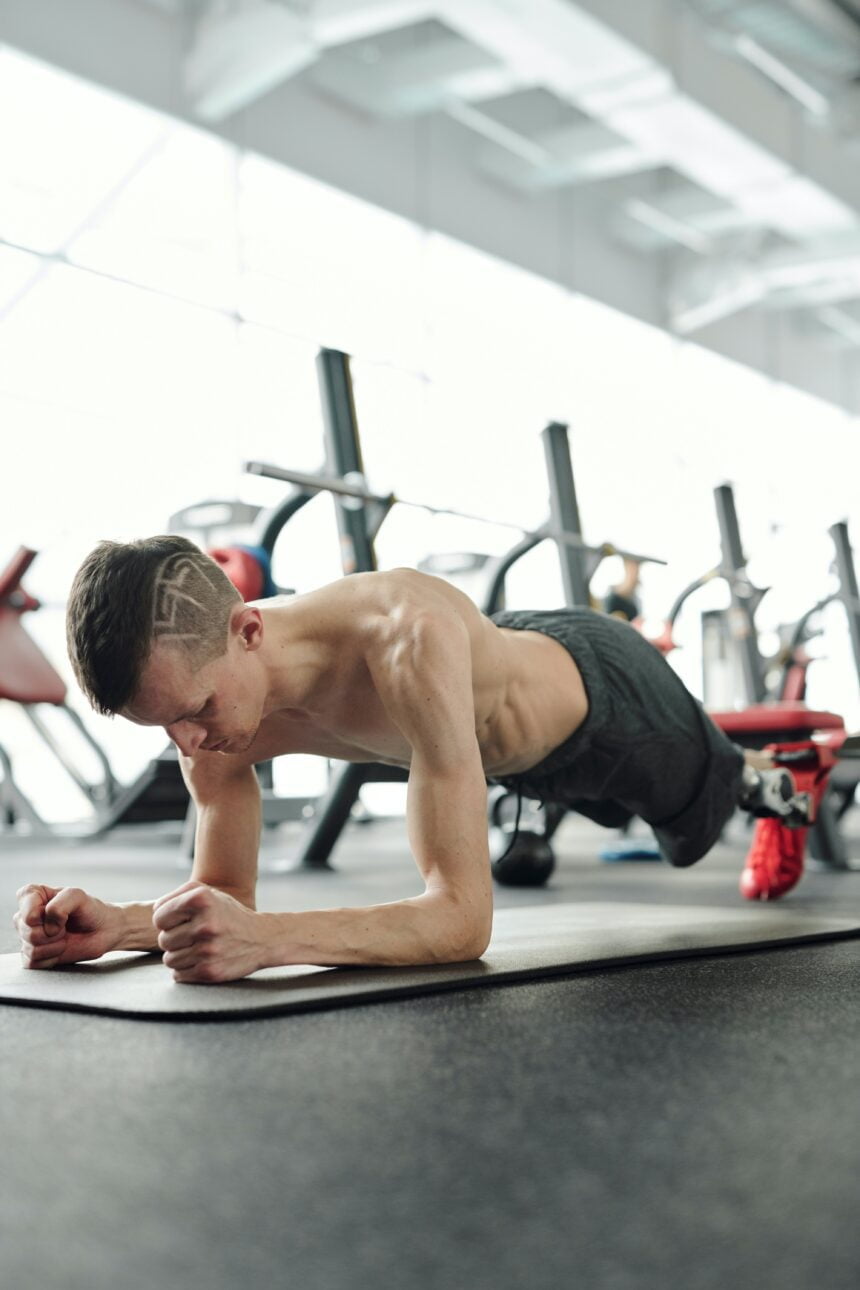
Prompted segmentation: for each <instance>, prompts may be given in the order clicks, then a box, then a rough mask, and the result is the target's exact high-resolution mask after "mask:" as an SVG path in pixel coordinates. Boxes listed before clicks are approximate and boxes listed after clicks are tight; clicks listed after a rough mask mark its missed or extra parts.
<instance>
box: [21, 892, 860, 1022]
mask: <svg viewBox="0 0 860 1290" xmlns="http://www.w3.org/2000/svg"><path fill="white" fill-rule="evenodd" d="M852 936H860V921H857V920H850V919H844V918H819V917H816V916H813V915H808V914H803V913H794V912H793V911H792V910H790V909H786V908H784V907H781V906H772V905H755V906H749V907H742V908H739V909H738V910H737V911H732V910H723V909H706V908H700V907H686V906H665V905H662V906H660V905H655V906H650V905H627V904H617V905H616V904H590V903H588V904H586V903H583V904H577V905H531V906H528V907H527V908H526V907H524V908H518V909H503V910H499V911H497V913H496V917H495V923H494V929H493V939H492V942H491V944H490V947H489V949H488V950H487V952H486V954H485V955H484V957H483V958H482V959H479V960H476V961H473V962H470V963H446V964H442V965H439V966H433V967H402V968H323V967H312V966H294V967H280V968H265V969H263V970H262V971H260V972H255V973H254V975H253V976H250V977H245V978H244V979H243V980H241V981H231V982H228V983H227V984H225V985H188V984H183V985H180V984H177V983H176V982H175V981H174V980H173V977H172V975H171V973H170V971H169V970H168V969H167V968H166V967H165V966H164V964H163V963H162V961H161V957H160V955H157V954H141V953H137V952H123V953H115V954H107V955H105V956H104V958H101V959H98V960H97V961H94V962H92V963H76V964H73V965H71V966H69V967H65V968H51V969H47V970H45V971H32V970H29V969H25V968H24V967H23V966H22V964H21V958H20V955H18V954H4V955H0V1002H2V1003H9V1004H16V1005H19V1006H23V1007H34V1008H58V1009H61V1010H64V1011H71V1012H95V1013H101V1014H104V1015H120V1016H131V1017H137V1018H148V1019H150V1020H158V1019H165V1020H167V1019H170V1018H175V1019H180V1020H187V1019H197V1020H204V1019H206V1020H208V1019H211V1018H231V1017H262V1016H269V1015H272V1014H276V1013H286V1012H302V1011H310V1010H314V1009H319V1008H332V1007H347V1006H349V1005H351V1004H355V1003H367V1002H376V1001H381V1000H383V999H392V998H397V997H405V996H408V995H417V994H428V993H436V992H439V991H442V990H459V989H472V988H474V987H476V986H484V985H498V984H502V983H505V982H513V981H529V980H536V979H538V978H540V977H545V976H558V975H562V974H565V973H569V972H577V971H588V970H594V969H596V968H605V967H609V966H616V965H628V964H638V963H648V962H658V961H660V960H666V959H679V958H692V957H697V956H703V955H709V954H715V953H725V952H731V951H733V950H734V951H740V950H755V949H767V948H771V947H774V946H779V945H801V944H804V943H807V942H809V941H819V940H837V939H842V938H845V937H852Z"/></svg>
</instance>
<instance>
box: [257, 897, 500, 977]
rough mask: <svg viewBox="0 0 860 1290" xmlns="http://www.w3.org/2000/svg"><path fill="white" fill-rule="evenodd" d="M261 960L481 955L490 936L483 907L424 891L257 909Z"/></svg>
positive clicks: (331, 961) (389, 960)
mask: <svg viewBox="0 0 860 1290" xmlns="http://www.w3.org/2000/svg"><path fill="white" fill-rule="evenodd" d="M258 917H259V918H260V920H261V928H262V932H263V939H264V949H265V965H266V966H269V967H278V966H281V965H284V964H290V963H314V964H319V965H321V966H341V967H345V966H353V967H357V966H360V965H362V966H365V967H405V966H408V965H410V964H411V965H414V966H417V965H419V964H427V963H458V962H465V961H467V960H469V959H475V958H480V956H481V955H482V954H483V953H484V950H485V949H486V948H487V943H488V942H489V934H490V926H489V920H488V918H487V916H486V914H485V913H484V912H483V911H480V910H477V909H473V908H470V907H469V906H468V905H466V904H464V903H462V902H456V901H455V900H453V899H452V898H450V897H444V896H442V895H440V894H439V893H438V892H425V894H424V895H422V896H415V897H412V898H411V899H408V900H398V901H394V902H392V903H391V904H387V905H370V906H367V907H365V908H362V909H321V910H312V911H309V912H307V913H295V914H259V915H258Z"/></svg>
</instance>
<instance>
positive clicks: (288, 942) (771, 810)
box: [15, 536, 805, 982]
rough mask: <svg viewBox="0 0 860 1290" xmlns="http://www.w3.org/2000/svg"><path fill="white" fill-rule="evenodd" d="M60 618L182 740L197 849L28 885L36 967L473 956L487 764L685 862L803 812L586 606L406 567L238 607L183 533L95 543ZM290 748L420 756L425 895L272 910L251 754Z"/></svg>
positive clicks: (198, 966)
mask: <svg viewBox="0 0 860 1290" xmlns="http://www.w3.org/2000/svg"><path fill="white" fill-rule="evenodd" d="M67 623H68V643H69V652H70V656H71V660H72V664H73V666H74V670H75V674H76V676H77V678H78V681H79V683H80V685H81V688H82V689H83V691H84V692H85V694H86V695H87V697H88V698H89V700H90V702H91V703H92V705H93V706H94V707H95V708H96V709H97V710H98V711H100V712H102V713H119V714H120V715H121V716H123V717H125V718H126V719H127V720H129V721H132V722H135V723H136V724H137V725H141V726H163V727H164V729H165V730H166V731H167V734H168V735H169V736H170V738H171V739H172V740H173V741H174V743H175V744H176V746H177V748H178V749H179V753H180V764H181V767H182V773H183V775H184V777H185V780H186V783H187V785H188V788H189V790H190V792H191V795H192V797H193V799H194V802H195V803H196V807H197V840H196V850H195V859H194V867H193V870H192V877H191V880H190V881H189V882H188V883H186V884H185V885H184V886H182V887H180V888H179V889H178V890H176V891H173V892H170V893H168V894H167V895H165V896H163V897H161V899H160V900H157V901H156V902H155V903H154V904H152V903H141V904H131V905H122V906H121V905H113V904H105V903H104V902H102V901H99V900H97V899H95V898H94V897H91V896H89V895H87V894H85V893H84V892H82V891H80V890H78V889H76V888H63V889H59V890H58V889H55V888H51V887H45V886H41V885H36V884H34V885H31V886H28V887H25V888H23V889H22V890H21V892H19V910H18V913H17V914H16V915H15V924H16V926H17V928H18V931H19V934H20V937H21V941H22V949H23V954H24V959H25V962H27V963H28V965H29V966H30V967H34V968H48V967H53V966H55V965H57V964H66V963H72V962H75V961H78V960H84V959H93V958H98V957H99V956H100V955H101V954H104V953H106V952H107V951H109V950H152V951H155V950H162V951H163V952H164V962H165V964H166V965H167V966H168V967H169V968H170V969H171V970H172V971H173V974H174V977H175V979H176V980H177V981H182V982H213V981H227V980H233V979H235V978H238V977H242V976H246V975H248V974H249V973H251V972H254V971H256V970H257V969H258V968H261V967H265V966H274V965H279V964H290V963H314V964H333V965H334V964H344V965H346V964H352V965H357V964H366V965H373V964H375V965H388V966H391V965H398V964H421V963H443V962H454V961H458V960H467V959H472V958H477V957H479V956H480V955H481V954H482V953H483V952H484V950H485V949H486V947H487V945H488V942H489V939H490V931H491V924H492V889H491V873H490V864H489V854H488V842H487V817H486V783H487V779H491V780H494V781H498V782H501V783H503V784H508V785H511V786H513V787H516V788H518V789H520V790H522V791H523V792H525V793H526V794H529V795H532V796H535V797H538V798H541V799H543V800H544V801H558V802H562V803H564V804H566V805H569V806H572V807H575V809H576V810H577V811H580V812H581V813H583V814H585V815H588V816H590V817H591V818H592V819H595V820H597V821H598V822H600V823H610V824H611V823H615V822H616V821H617V818H618V816H619V813H621V815H624V814H625V813H626V814H627V815H629V814H634V813H635V814H637V815H640V816H642V818H643V819H645V820H647V821H648V822H649V823H650V824H651V825H652V826H653V828H654V830H655V833H656V836H657V838H658V840H659V842H660V845H661V848H662V850H663V852H664V854H665V856H666V857H667V858H668V859H669V861H670V862H671V863H673V864H676V865H688V864H692V863H693V862H694V861H695V860H698V859H699V858H700V857H701V856H702V855H704V854H705V852H706V851H707V850H708V849H709V848H710V847H711V846H712V845H713V843H714V841H715V840H716V839H717V837H718V835H719V833H720V830H721V828H722V827H723V825H724V824H725V822H726V820H727V819H728V818H729V816H730V815H731V814H732V812H733V810H734V809H735V806H736V805H737V804H738V802H739V800H741V799H743V798H744V796H745V795H746V797H747V798H748V799H751V798H756V803H753V805H754V806H755V808H756V810H757V812H758V813H764V814H768V815H772V816H773V815H782V816H785V817H788V816H789V814H790V813H793V815H794V816H795V817H796V818H797V821H798V822H800V821H801V820H802V819H804V818H805V817H804V814H803V801H802V800H800V799H798V798H797V797H796V796H792V794H793V790H794V783H793V781H792V779H791V777H790V776H789V775H788V772H785V771H780V770H776V771H772V772H770V778H768V773H767V772H764V775H763V776H762V775H758V774H756V773H755V772H750V771H749V770H748V769H745V764H744V759H743V755H742V754H741V753H740V751H739V750H738V749H736V748H735V747H734V746H733V745H732V744H731V743H729V741H728V740H727V739H726V738H725V737H724V736H723V735H722V734H721V733H720V732H719V731H718V730H717V729H716V727H715V726H713V724H712V723H711V722H710V721H709V720H708V719H707V718H706V717H705V715H704V714H703V712H702V709H701V708H700V707H699V705H698V703H697V702H696V701H695V700H694V699H693V698H692V697H691V695H690V694H689V693H688V691H687V690H686V689H685V687H684V686H683V684H682V683H681V681H680V680H679V679H678V677H677V676H676V675H675V673H674V672H673V671H672V669H671V668H670V667H669V665H668V664H667V663H666V662H665V660H664V659H663V658H662V657H661V656H660V655H659V654H658V652H657V651H656V650H655V649H653V648H652V646H651V645H649V644H648V643H647V642H646V641H645V640H643V639H642V638H641V637H640V636H639V635H638V634H637V632H636V631H635V630H634V629H633V628H632V627H630V626H628V625H627V624H626V623H622V622H619V621H618V620H616V619H612V618H608V617H605V616H603V615H600V614H597V613H594V612H592V611H591V610H565V611H559V612H547V613H522V614H517V613H505V614H500V615H496V616H495V620H491V619H489V618H487V617H485V616H484V615H482V614H481V613H480V612H479V610H478V609H477V608H476V606H475V605H474V604H473V603H472V601H471V600H469V599H468V597H467V596H465V595H464V594H463V593H462V592H460V591H458V590H457V589H455V588H454V587H452V586H450V585H449V584H448V583H446V582H444V581H442V580H441V579H438V578H435V577H430V576H428V575H425V574H421V573H417V572H415V571H414V570H412V569H394V570H392V571H391V572H385V573H362V574H353V575H351V576H350V577H346V578H343V579H341V580H339V581H337V582H335V583H332V584H331V585H330V586H326V587H322V588H320V589H319V590H317V591H313V592H311V593H309V594H307V595H303V596H298V597H296V598H294V599H290V600H287V601H273V602H269V603H266V602H262V603H260V604H245V603H244V602H243V601H242V600H241V598H240V596H239V594H238V592H237V591H236V590H235V588H234V587H233V585H232V583H231V582H230V581H229V580H228V578H227V577H226V575H225V574H224V573H223V571H222V570H221V569H220V568H219V566H218V565H216V564H215V562H214V561H213V560H211V559H210V558H209V557H208V556H205V555H204V554H203V553H202V552H201V551H200V550H199V549H198V548H197V547H195V546H194V545H193V544H192V543H191V542H188V541H186V540H185V539H184V538H178V537H170V536H167V537H156V538H150V539H147V540H144V541H140V542H133V543H128V544H120V543H112V542H103V543H101V544H100V545H99V546H98V547H97V548H96V549H95V550H94V551H93V552H92V553H91V554H90V555H89V556H88V557H87V559H86V560H85V561H84V564H83V565H82V566H81V568H80V570H79V571H78V573H77V576H76V578H75V581H74V585H73V587H72V591H71V595H70V600H69V606H68V618H67ZM283 753H316V754H318V755H320V756H322V757H327V758H334V759H338V760H346V761H356V762H383V763H386V764H389V765H393V766H402V767H408V769H409V787H408V796H407V827H408V833H409V842H410V845H411V848H412V852H413V855H414V858H415V861H416V863H417V865H418V868H419V870H420V872H421V876H422V878H423V879H424V884H425V890H424V891H423V892H422V894H421V895H420V896H416V897H414V898H411V899H407V900H398V901H394V902H392V903H389V904H383V905H373V906H370V907H367V908H359V909H355V908H353V909H324V910H319V911H313V912H302V913H289V912H285V913H262V912H257V911H256V909H255V886H256V877H257V851H258V846H259V840H260V824H261V821H260V815H261V812H260V792H259V787H258V781H257V777H256V774H255V772H254V764H255V763H256V762H260V761H264V760H268V759H269V758H272V757H275V756H278V755H280V754H283ZM749 804H750V803H749V801H748V802H747V805H749ZM780 831H781V832H783V833H784V832H786V830H784V829H781V830H780ZM798 876H799V873H798ZM794 880H795V881H796V878H795V879H794ZM765 894H768V893H765ZM769 894H779V892H771V893H769Z"/></svg>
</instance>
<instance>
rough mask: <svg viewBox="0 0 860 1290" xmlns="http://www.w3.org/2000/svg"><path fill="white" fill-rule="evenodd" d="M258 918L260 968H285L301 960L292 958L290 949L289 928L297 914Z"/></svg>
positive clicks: (258, 916) (262, 915)
mask: <svg viewBox="0 0 860 1290" xmlns="http://www.w3.org/2000/svg"><path fill="white" fill-rule="evenodd" d="M254 917H255V918H258V919H259V920H260V921H259V929H260V967H261V968H266V967H285V966H286V965H287V964H289V963H295V962H298V961H299V960H297V959H294V958H291V957H290V955H289V948H288V947H290V942H291V937H290V933H289V930H288V929H289V927H290V924H291V922H292V921H293V920H294V919H295V917H296V915H295V914H261V913H257V912H255V913H254Z"/></svg>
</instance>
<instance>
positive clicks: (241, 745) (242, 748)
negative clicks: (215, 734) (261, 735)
mask: <svg viewBox="0 0 860 1290" xmlns="http://www.w3.org/2000/svg"><path fill="white" fill-rule="evenodd" d="M256 738H257V732H256V731H255V732H254V734H252V735H236V736H235V737H234V738H233V739H227V740H226V741H225V743H224V745H223V747H221V748H219V749H218V752H220V753H226V754H227V755H228V756H233V755H234V754H236V753H244V752H247V751H248V749H249V748H250V747H251V744H252V743H253V742H254V740H255V739H256Z"/></svg>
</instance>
